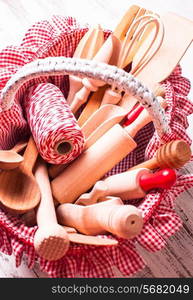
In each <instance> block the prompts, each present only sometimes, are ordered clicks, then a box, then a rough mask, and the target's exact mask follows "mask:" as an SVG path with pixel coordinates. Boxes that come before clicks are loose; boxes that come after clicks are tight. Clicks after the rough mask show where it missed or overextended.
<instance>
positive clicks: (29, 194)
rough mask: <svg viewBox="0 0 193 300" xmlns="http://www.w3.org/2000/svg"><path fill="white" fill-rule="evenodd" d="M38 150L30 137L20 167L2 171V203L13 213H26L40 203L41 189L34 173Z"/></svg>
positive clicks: (0, 197)
mask: <svg viewBox="0 0 193 300" xmlns="http://www.w3.org/2000/svg"><path fill="white" fill-rule="evenodd" d="M37 156H38V151H37V148H36V145H35V143H34V140H33V138H32V137H30V139H29V142H28V145H27V148H26V150H25V153H24V156H23V157H24V160H23V162H22V163H21V164H20V165H19V167H18V168H16V169H14V170H9V171H3V172H1V173H0V182H1V184H0V199H1V203H2V204H3V205H4V206H5V207H6V208H8V210H9V211H11V212H12V213H24V212H26V211H28V210H30V209H32V208H34V207H35V206H37V205H38V203H39V201H40V190H39V187H38V184H37V182H36V180H35V177H34V175H33V173H32V169H33V166H34V164H35V162H36V159H37Z"/></svg>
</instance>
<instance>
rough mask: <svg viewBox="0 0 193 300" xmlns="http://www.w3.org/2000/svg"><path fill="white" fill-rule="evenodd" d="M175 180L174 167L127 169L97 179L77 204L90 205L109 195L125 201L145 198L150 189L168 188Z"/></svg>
mask: <svg viewBox="0 0 193 300" xmlns="http://www.w3.org/2000/svg"><path fill="white" fill-rule="evenodd" d="M175 181H176V173H175V171H174V170H173V169H162V170H160V171H158V172H155V173H152V172H151V171H150V170H149V169H144V168H140V169H136V170H132V171H126V172H123V173H120V174H116V175H112V176H109V177H107V178H105V179H104V180H103V181H97V182H96V184H95V185H94V187H93V189H92V191H91V192H90V193H86V194H83V195H81V196H80V197H79V199H78V200H77V201H76V204H79V205H90V204H93V203H97V202H99V201H101V200H100V199H101V198H102V200H103V201H104V200H107V199H108V197H107V196H115V197H120V198H121V199H122V200H123V201H124V200H129V199H137V198H143V197H145V195H146V193H147V192H148V191H149V190H151V189H155V188H162V189H163V188H164V189H168V188H170V187H171V186H172V185H173V184H174V183H175ZM104 197H105V198H104Z"/></svg>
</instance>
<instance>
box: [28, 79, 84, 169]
mask: <svg viewBox="0 0 193 300" xmlns="http://www.w3.org/2000/svg"><path fill="white" fill-rule="evenodd" d="M25 111H26V117H27V120H28V124H29V126H30V129H31V132H32V135H33V137H34V140H35V142H36V145H37V148H38V151H39V153H40V155H41V156H42V158H43V159H44V160H45V161H47V162H49V163H51V164H66V163H69V162H71V161H72V160H74V159H75V158H76V157H77V156H79V155H80V153H81V152H82V150H83V147H84V136H83V133H82V132H81V129H80V127H79V125H78V124H77V121H76V119H75V117H74V115H73V114H72V112H71V110H70V108H69V106H68V104H67V102H66V100H65V98H64V96H63V94H62V92H61V91H60V90H59V88H57V87H56V86H55V85H53V84H51V83H41V84H38V85H36V86H34V87H33V88H31V89H30V90H29V93H28V95H27V97H26V99H25Z"/></svg>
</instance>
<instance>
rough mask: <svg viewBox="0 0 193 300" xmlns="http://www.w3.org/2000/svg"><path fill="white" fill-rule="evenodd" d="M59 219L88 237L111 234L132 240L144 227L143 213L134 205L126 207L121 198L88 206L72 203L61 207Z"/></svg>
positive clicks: (111, 198)
mask: <svg viewBox="0 0 193 300" xmlns="http://www.w3.org/2000/svg"><path fill="white" fill-rule="evenodd" d="M57 217H58V222H59V223H60V224H63V225H66V226H70V227H73V228H76V229H77V230H78V231H79V232H81V233H84V234H86V235H97V234H103V233H105V232H111V233H113V234H115V235H117V236H119V237H122V238H126V239H132V238H134V237H135V236H136V235H138V234H139V233H140V231H141V229H142V227H143V218H142V213H141V211H140V210H139V209H138V208H136V207H135V206H133V205H124V204H123V202H122V200H121V199H120V198H115V197H109V198H108V201H104V202H101V203H96V204H93V205H88V206H81V205H76V204H71V203H65V204H62V205H59V206H58V208H57Z"/></svg>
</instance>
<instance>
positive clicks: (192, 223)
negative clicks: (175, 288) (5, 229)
mask: <svg viewBox="0 0 193 300" xmlns="http://www.w3.org/2000/svg"><path fill="white" fill-rule="evenodd" d="M132 4H136V5H140V6H142V7H145V8H147V9H151V10H153V11H157V12H158V13H162V12H164V11H173V12H175V13H177V14H179V15H181V16H184V17H187V18H189V19H193V1H192V0H184V1H181V0H167V1H162V0H156V1H154V0H135V1H133V0H129V1H128V0H119V1H117V0H92V1H91V0H81V1H79V0H0V49H2V48H3V47H5V46H7V45H13V44H15V45H16V44H18V43H19V42H20V40H21V38H22V37H23V35H24V33H25V32H26V30H27V29H28V28H29V26H31V25H32V24H33V23H34V22H36V21H39V20H42V19H45V18H49V17H50V16H51V15H53V14H59V15H64V16H67V15H70V16H74V17H76V18H77V19H78V20H79V21H80V22H83V23H89V24H97V23H100V24H101V25H102V26H103V28H108V29H112V30H113V29H114V28H115V26H116V24H117V23H118V21H119V19H120V18H121V17H122V15H123V14H124V13H125V11H126V10H127V9H128V7H129V6H131V5H132ZM175 34H177V32H176V33H175ZM192 50H193V46H191V47H190V48H189V49H188V51H187V53H186V55H185V57H184V58H183V60H182V61H181V65H182V68H183V74H184V75H185V76H186V77H188V78H189V79H190V80H191V81H192V83H193V59H192ZM189 96H190V98H192V96H193V91H192V89H191V92H190V95H189ZM192 129H193V116H190V117H189V129H188V133H189V135H190V136H191V137H192V138H193V130H192ZM184 170H185V171H186V172H191V173H192V172H193V165H192V164H189V165H188V166H186V168H185V169H184ZM176 210H177V212H178V214H179V215H180V216H181V218H182V220H183V222H184V226H183V228H182V229H181V230H180V231H179V232H178V233H176V234H175V235H174V236H172V237H171V238H170V239H169V240H168V244H167V247H166V248H165V249H163V250H161V251H159V252H157V253H148V252H146V251H145V250H144V249H142V248H139V249H138V250H139V252H140V253H141V255H142V256H143V258H144V259H145V260H146V262H147V267H146V268H145V269H144V270H143V271H141V272H139V273H137V274H135V277H156V278H159V277H165V278H167V277H184V278H188V277H193V240H192V237H193V217H192V216H193V189H191V190H188V191H187V192H184V193H183V194H181V195H180V197H178V198H177V200H176ZM117 276H121V274H119V273H118V272H117ZM0 277H20V278H21V277H24V278H25V277H46V274H43V273H42V272H40V271H39V268H38V266H36V267H35V268H34V269H33V270H29V269H28V268H27V266H26V263H25V260H23V262H22V265H21V266H20V267H19V268H17V269H16V268H15V262H14V257H9V256H6V255H3V254H0Z"/></svg>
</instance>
